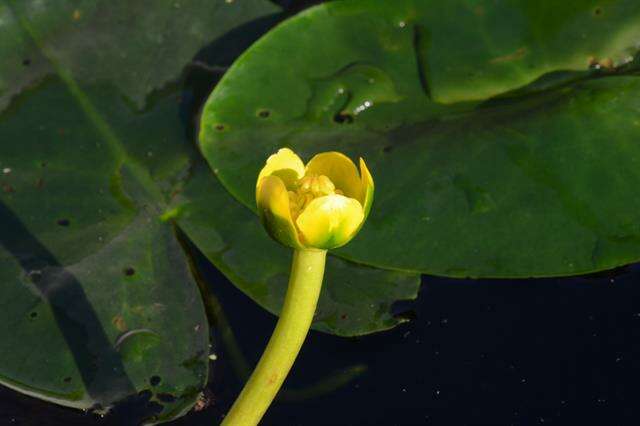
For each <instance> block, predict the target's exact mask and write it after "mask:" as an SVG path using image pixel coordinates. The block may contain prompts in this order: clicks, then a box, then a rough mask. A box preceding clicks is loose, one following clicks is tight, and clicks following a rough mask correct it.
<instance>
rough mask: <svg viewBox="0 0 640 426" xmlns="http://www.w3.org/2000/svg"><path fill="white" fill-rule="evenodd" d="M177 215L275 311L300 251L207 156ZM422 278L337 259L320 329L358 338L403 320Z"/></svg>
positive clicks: (317, 321)
mask: <svg viewBox="0 0 640 426" xmlns="http://www.w3.org/2000/svg"><path fill="white" fill-rule="evenodd" d="M171 214H172V215H175V217H176V221H177V224H178V225H179V227H180V228H181V229H182V230H183V231H185V233H186V234H187V236H188V237H189V238H190V239H191V241H193V242H194V243H195V244H196V246H197V247H198V248H199V249H200V250H201V251H202V252H203V253H204V254H205V255H206V256H207V258H208V259H209V260H211V262H213V264H214V265H215V266H216V267H217V268H218V269H219V270H220V271H222V272H223V273H224V274H225V275H226V276H227V277H228V278H229V279H230V280H231V281H232V282H233V283H234V284H235V285H236V286H237V287H238V288H239V289H240V290H242V291H243V292H244V293H245V294H247V295H248V296H249V297H251V298H252V299H253V300H255V301H256V302H258V303H259V304H260V305H261V306H263V307H264V308H265V309H267V310H269V311H270V312H272V313H274V314H276V315H277V314H278V312H280V310H281V307H282V303H283V302H284V294H285V291H286V289H287V282H288V278H289V271H290V268H291V256H292V250H291V249H289V248H285V247H283V246H281V245H280V244H278V243H276V242H274V241H273V240H271V239H270V238H269V237H268V236H267V234H266V232H265V231H264V229H263V227H262V225H261V224H260V221H259V219H258V217H257V216H256V215H255V214H254V213H252V212H251V211H250V210H248V209H247V208H245V207H244V206H243V205H242V204H240V203H239V202H238V201H236V200H235V199H234V198H233V197H232V196H231V195H230V194H229V193H228V192H227V191H226V190H225V189H224V187H223V186H222V185H221V184H220V182H218V180H217V179H216V178H215V176H213V175H212V174H211V171H210V170H209V168H208V167H207V165H206V164H204V161H202V162H200V163H198V164H196V165H195V167H194V169H193V171H192V177H191V179H190V180H189V182H188V183H187V185H186V186H185V188H184V189H183V190H182V191H181V192H180V194H179V195H178V196H177V197H176V198H175V200H174V207H173V209H171ZM419 286H420V276H419V275H417V274H408V273H404V272H394V271H385V270H381V269H375V268H370V267H366V266H359V265H356V264H353V263H351V262H347V261H345V260H343V259H339V258H337V257H335V256H329V257H328V259H327V267H326V271H325V278H324V283H323V287H322V292H321V295H320V301H319V303H318V308H317V310H316V314H315V317H314V322H313V328H314V329H316V330H320V331H323V332H327V333H331V334H336V335H341V336H356V335H362V334H368V333H373V332H376V331H381V330H386V329H389V328H392V327H394V326H395V325H397V324H399V323H401V322H403V321H404V320H403V319H402V318H400V317H394V316H393V314H392V305H393V304H394V303H395V302H397V301H399V300H407V299H415V298H416V296H417V292H418V289H419Z"/></svg>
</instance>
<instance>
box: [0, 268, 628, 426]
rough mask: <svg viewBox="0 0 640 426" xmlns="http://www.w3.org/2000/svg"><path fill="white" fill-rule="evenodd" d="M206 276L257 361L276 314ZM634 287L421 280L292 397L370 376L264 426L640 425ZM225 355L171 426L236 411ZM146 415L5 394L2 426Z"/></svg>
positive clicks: (301, 369) (323, 339) (593, 279)
mask: <svg viewBox="0 0 640 426" xmlns="http://www.w3.org/2000/svg"><path fill="white" fill-rule="evenodd" d="M202 265H203V266H204V269H205V271H204V272H205V275H206V276H207V278H208V279H209V280H210V282H211V283H213V284H214V286H213V288H214V289H215V293H216V295H217V296H218V298H219V299H220V302H221V303H222V305H223V308H224V310H225V312H226V315H227V317H228V320H229V323H230V324H231V327H232V328H233V330H234V332H235V335H236V338H237V339H238V341H239V345H240V347H241V350H242V351H243V352H244V354H245V356H246V357H247V359H248V361H249V362H250V363H253V362H255V361H256V360H257V358H258V357H259V355H260V353H261V351H262V348H263V347H264V345H265V343H266V340H267V339H268V337H269V335H270V333H271V331H272V329H273V327H274V325H275V317H274V316H272V315H271V314H269V313H267V312H265V311H264V310H262V309H261V308H259V307H258V306H257V305H255V304H254V303H253V302H252V301H251V300H250V299H249V298H247V297H246V296H244V295H243V294H242V293H240V292H239V291H238V290H237V289H236V288H235V287H233V285H232V284H230V283H229V282H228V281H227V280H225V279H224V278H223V277H222V276H221V275H220V274H219V273H218V272H217V271H216V270H215V269H213V268H212V267H210V266H208V265H206V262H202ZM639 281H640V265H634V266H630V267H627V268H623V269H619V270H616V271H612V272H608V273H602V274H599V275H596V276H589V277H575V278H562V279H537V280H454V279H443V278H433V277H425V278H424V280H423V286H422V290H421V292H420V297H419V300H418V301H417V302H416V303H415V305H414V306H413V307H412V309H413V311H412V313H411V314H413V315H415V318H414V319H413V320H412V321H411V322H409V323H407V324H403V325H401V326H399V327H397V328H396V329H394V330H392V331H389V332H385V333H381V334H377V335H373V336H366V337H360V338H348V339H347V338H339V337H334V336H329V335H324V334H321V333H316V332H311V334H310V335H309V339H308V341H307V343H306V344H305V346H304V348H303V350H302V353H301V355H300V357H299V360H298V362H297V363H296V365H295V367H294V371H293V373H292V375H291V376H290V378H289V379H288V380H287V382H286V384H285V387H286V388H288V389H289V390H290V391H292V392H290V394H293V395H294V396H295V395H296V391H295V390H296V389H298V390H299V389H301V388H305V387H307V386H309V385H311V384H313V383H315V382H317V381H318V380H320V379H322V378H326V377H327V376H331V375H332V374H334V373H335V372H336V371H339V370H341V369H345V368H348V367H350V366H354V365H365V366H366V371H365V372H364V373H362V374H361V375H359V376H357V377H355V378H353V380H352V381H350V382H349V383H347V384H346V385H344V386H343V387H341V388H339V389H337V390H333V391H328V392H327V393H325V394H321V395H315V396H313V397H311V398H310V399H304V397H305V395H304V394H303V393H301V392H300V391H298V392H297V393H298V395H297V396H298V397H299V398H300V399H302V400H300V401H296V402H279V403H276V404H275V405H273V406H272V408H271V409H270V410H269V412H268V414H267V416H266V417H265V419H264V422H263V425H301V426H303V425H304V426H315V425H540V424H556V425H574V424H575V425H605V424H606V425H637V424H640V408H639V407H638V397H639V396H640V392H639V390H638V389H639V388H640V384H639V380H640V343H639V342H640V285H638V282H639ZM403 308H409V307H408V306H405V307H403ZM214 338H215V339H216V341H217V342H219V341H220V338H219V336H214ZM217 355H218V360H217V361H215V362H214V363H213V364H212V372H211V375H212V376H211V384H210V386H209V389H208V394H209V398H210V400H211V405H210V406H209V407H208V408H206V409H204V410H203V411H200V412H198V413H191V414H189V415H187V416H186V417H184V418H182V419H180V420H178V421H176V422H175V423H173V424H176V425H182V426H187V425H212V424H218V422H219V420H220V419H221V417H222V415H223V413H225V412H226V411H227V410H228V408H229V406H230V404H231V403H232V402H233V399H234V398H235V395H236V394H237V392H238V391H239V389H240V386H241V381H240V380H239V378H238V377H237V376H236V375H235V374H234V373H233V369H232V368H231V365H230V359H229V356H228V354H227V353H226V352H225V348H224V347H220V346H219V344H218V345H217ZM142 411H143V407H142V406H141V404H136V403H130V404H128V405H126V406H124V407H119V408H117V409H116V410H115V411H114V413H113V414H112V415H110V416H107V417H106V418H104V419H102V418H99V417H96V416H95V415H91V414H83V413H78V412H76V411H73V410H69V409H64V408H60V407H56V406H52V405H49V404H46V403H43V402H40V401H37V400H35V399H31V398H27V397H24V396H20V395H17V394H14V393H12V392H11V391H8V390H2V391H0V419H2V420H1V421H2V424H18V425H52V426H57V425H135V424H137V423H138V419H139V418H140V415H141V412H142Z"/></svg>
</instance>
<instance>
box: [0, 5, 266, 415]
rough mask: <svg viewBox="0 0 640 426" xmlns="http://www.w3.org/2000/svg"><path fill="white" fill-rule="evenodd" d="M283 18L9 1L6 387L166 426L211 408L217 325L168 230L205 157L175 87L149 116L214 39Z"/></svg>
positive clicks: (2, 213)
mask: <svg viewBox="0 0 640 426" xmlns="http://www.w3.org/2000/svg"><path fill="white" fill-rule="evenodd" d="M275 10H277V9H276V8H275V7H274V6H273V5H271V4H270V3H268V2H266V1H257V0H256V1H248V2H243V3H242V5H231V4H229V3H228V2H225V1H224V0H219V1H213V2H195V1H175V2H163V4H162V5H159V4H158V3H157V2H142V3H139V4H136V5H130V4H128V3H127V2H115V3H114V2H100V1H80V2H66V1H63V2H56V3H55V4H49V3H46V2H45V3H43V2H37V1H24V2H17V1H9V0H7V1H0V32H1V33H2V35H3V36H2V37H1V38H0V53H1V56H2V57H3V60H2V63H1V64H0V110H2V109H3V107H6V105H7V103H8V102H9V101H11V103H10V104H9V106H8V107H6V108H4V110H3V111H2V114H1V115H0V141H1V142H0V282H2V297H1V298H0V299H1V300H2V302H0V305H1V306H2V313H1V314H0V337H1V338H2V339H3V341H4V342H5V344H4V345H3V349H2V350H0V383H1V384H3V385H5V386H9V387H11V388H13V389H15V390H17V391H20V392H23V393H26V394H29V395H32V396H35V397H38V398H42V399H45V400H48V401H51V402H55V403H58V404H61V405H66V406H70V407H75V408H82V409H95V410H98V411H101V410H106V409H108V408H109V407H110V406H111V405H113V404H114V403H115V402H117V401H119V400H122V399H124V398H127V397H130V396H135V395H136V394H138V393H142V396H143V397H144V396H145V395H148V396H149V398H150V400H151V405H152V408H153V410H152V411H153V412H154V413H155V416H154V417H153V418H151V419H150V421H152V422H161V421H166V420H170V419H173V418H175V417H178V416H180V415H181V414H183V413H185V412H186V411H188V410H189V409H190V408H191V407H192V406H193V404H194V403H195V402H196V400H197V398H198V397H199V393H200V390H201V389H202V388H203V387H204V385H205V383H206V380H207V376H208V354H209V332H208V324H207V320H206V316H205V312H204V306H203V303H202V300H201V297H200V293H199V291H198V287H197V284H196V283H195V281H194V279H193V277H192V275H191V271H190V270H189V265H188V262H187V260H188V259H187V256H186V255H185V253H184V251H183V249H182V247H181V245H180V243H179V242H178V239H177V238H176V236H175V233H174V227H173V223H172V222H170V221H165V220H163V215H164V213H165V210H166V208H167V206H168V204H169V202H170V200H171V198H172V196H173V195H174V191H175V190H176V188H178V187H179V186H180V184H181V183H182V182H183V181H184V180H185V179H186V178H187V176H188V175H187V173H186V172H187V170H188V167H189V165H190V162H191V161H192V159H193V156H194V154H195V152H194V150H193V148H192V145H191V144H190V143H189V142H187V140H186V136H185V134H186V129H185V126H184V122H183V121H182V115H183V114H181V111H180V102H181V99H180V97H179V96H178V94H176V90H175V88H171V87H168V88H167V87H165V90H164V91H163V93H156V96H154V97H153V105H151V106H148V107H147V110H146V111H145V112H140V111H139V107H140V106H141V105H142V104H143V103H144V100H145V98H146V97H148V95H149V94H150V92H151V91H153V90H155V89H158V88H160V87H163V86H165V84H166V83H167V82H169V81H173V80H178V79H179V78H180V73H181V72H182V69H183V67H184V66H185V65H186V63H187V62H188V61H189V60H190V58H191V57H192V56H193V54H194V53H195V52H196V51H197V50H199V49H200V48H202V47H203V46H204V44H206V43H208V42H210V41H212V40H211V38H212V37H217V36H221V35H223V34H224V33H225V32H226V31H228V30H229V29H231V28H234V27H235V26H237V25H239V24H243V23H245V22H248V21H250V20H253V19H256V18H258V17H260V16H263V15H265V14H267V13H272V12H274V11H275ZM132 22H135V23H136V25H131V23H132ZM185 22H188V25H187V24H185ZM185 28H186V29H185ZM141 31H142V32H144V34H142V33H141ZM27 86H28V88H27V89H25V87H27Z"/></svg>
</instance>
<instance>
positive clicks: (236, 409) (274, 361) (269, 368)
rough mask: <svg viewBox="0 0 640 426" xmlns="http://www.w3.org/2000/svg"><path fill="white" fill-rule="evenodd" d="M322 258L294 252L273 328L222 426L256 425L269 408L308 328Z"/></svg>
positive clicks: (314, 253)
mask: <svg viewBox="0 0 640 426" xmlns="http://www.w3.org/2000/svg"><path fill="white" fill-rule="evenodd" d="M326 256H327V252H326V250H311V249H309V250H296V251H295V252H294V254H293V264H292V265H291V276H290V277H289V287H288V289H287V295H286V296H285V299H284V306H283V307H282V312H281V313H280V319H279V320H278V324H277V325H276V329H275V330H274V332H273V334H272V335H271V339H270V340H269V344H268V345H267V348H266V349H265V351H264V353H263V354H262V357H261V358H260V361H259V362H258V365H257V366H256V369H255V370H254V372H253V374H252V375H251V377H250V378H249V381H248V382H247V384H246V385H245V386H244V389H242V392H241V393H240V396H238V399H237V400H236V402H235V403H234V404H233V407H231V410H230V411H229V413H228V414H227V416H226V417H225V419H224V421H223V422H222V426H254V425H257V424H258V422H259V421H260V419H261V418H262V416H263V415H264V413H265V412H266V411H267V408H269V405H270V404H271V401H273V399H274V398H275V396H276V394H277V393H278V390H279V389H280V387H281V386H282V383H283V382H284V379H285V378H286V377H287V374H288V373H289V370H291V366H292V365H293V362H294V361H295V359H296V357H297V356H298V352H300V348H301V347H302V343H303V342H304V339H305V337H306V336H307V333H308V332H309V327H311V322H312V320H313V314H314V312H315V310H316V304H317V302H318V297H319V296H320V288H321V287H322V277H323V275H324V265H325V259H326Z"/></svg>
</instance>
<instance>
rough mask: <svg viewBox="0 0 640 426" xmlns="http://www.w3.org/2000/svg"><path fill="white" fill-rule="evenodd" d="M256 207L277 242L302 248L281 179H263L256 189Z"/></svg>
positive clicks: (267, 177)
mask: <svg viewBox="0 0 640 426" xmlns="http://www.w3.org/2000/svg"><path fill="white" fill-rule="evenodd" d="M256 205H257V206H258V214H259V215H260V220H261V221H262V224H263V225H264V227H265V229H266V230H267V232H268V233H269V235H271V237H272V238H273V239H275V240H276V241H278V242H280V243H282V244H284V245H286V246H289V247H292V248H302V247H303V246H302V244H301V243H300V239H299V238H298V230H297V229H296V226H295V224H294V223H293V219H292V218H291V211H290V209H289V193H288V192H287V187H286V186H285V185H284V182H283V181H282V179H280V177H278V176H274V175H270V176H265V177H263V178H262V179H261V180H260V181H259V182H258V186H257V187H256Z"/></svg>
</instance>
